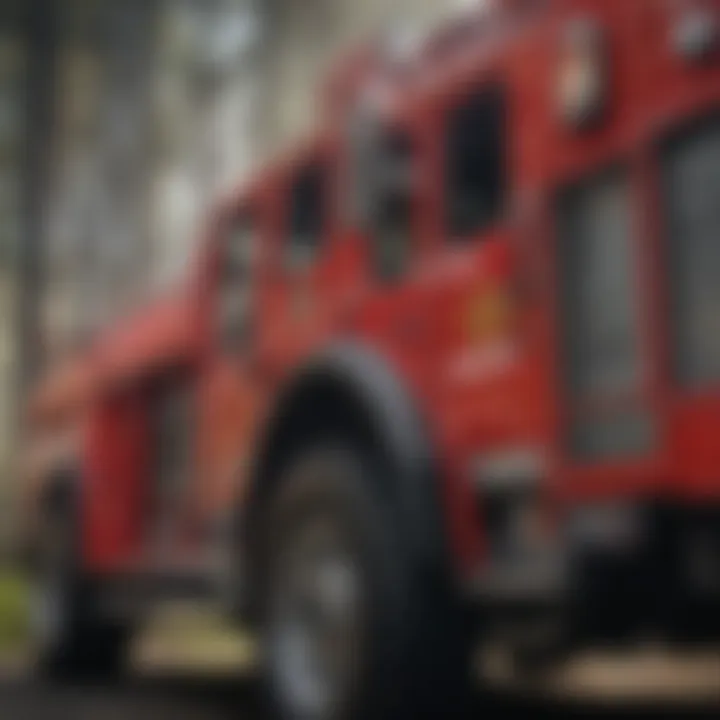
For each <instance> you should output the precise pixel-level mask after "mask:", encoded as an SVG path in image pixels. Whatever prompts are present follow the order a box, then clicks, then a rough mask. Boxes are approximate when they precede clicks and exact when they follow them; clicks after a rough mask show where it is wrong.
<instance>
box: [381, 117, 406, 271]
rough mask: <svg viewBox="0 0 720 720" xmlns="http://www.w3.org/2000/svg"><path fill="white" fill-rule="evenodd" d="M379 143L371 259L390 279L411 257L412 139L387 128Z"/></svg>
mask: <svg viewBox="0 0 720 720" xmlns="http://www.w3.org/2000/svg"><path fill="white" fill-rule="evenodd" d="M379 143H380V162H379V167H378V173H379V177H377V178H375V180H376V182H377V188H376V190H377V192H376V195H375V200H376V204H375V208H374V219H373V223H372V229H371V243H372V258H373V266H374V270H375V275H376V276H377V277H379V278H381V279H384V280H390V279H394V278H398V277H400V276H402V275H403V274H404V272H405V270H406V269H407V267H408V263H409V260H410V257H411V250H412V194H413V183H412V174H413V154H412V145H411V143H410V140H409V138H408V137H407V136H406V135H405V134H403V133H402V132H396V131H388V132H386V133H385V134H384V136H383V137H381V138H380V139H379Z"/></svg>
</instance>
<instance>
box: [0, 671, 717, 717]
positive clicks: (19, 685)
mask: <svg viewBox="0 0 720 720" xmlns="http://www.w3.org/2000/svg"><path fill="white" fill-rule="evenodd" d="M256 695H257V692H256V689H255V687H254V685H253V683H251V682H249V681H248V680H242V679H240V680H238V679H237V678H232V677H213V678H210V677H207V676H193V675H177V674H167V675H163V674H161V673H155V674H152V675H147V676H143V675H138V676H137V677H133V678H130V679H129V680H126V681H125V682H123V683H121V684H117V685H112V686H109V685H108V686H93V687H78V688H67V687H65V688H58V687H53V686H50V685H47V684H43V683H39V682H36V681H34V680H33V679H32V677H30V676H16V677H12V676H7V677H5V678H3V679H0V718H2V720H230V719H231V718H232V720H263V718H262V714H261V712H260V711H259V709H258V702H257V697H256ZM518 711H520V712H523V714H524V715H525V716H526V717H533V718H571V717H582V718H591V717H597V718H600V717H608V716H614V717H618V718H635V717H646V718H655V717H667V718H670V717H678V718H688V717H703V718H705V717H706V718H711V717H717V709H716V708H715V709H713V708H696V709H695V710H693V711H691V712H688V711H687V710H684V711H677V710H676V711H673V710H672V709H668V708H665V709H664V710H663V712H662V713H660V714H658V708H650V707H625V708H623V707H615V706H613V707H598V706H595V707H589V706H584V705H569V704H562V703H558V702H553V703H550V702H548V701H545V702H540V701H537V700H535V701H530V700H521V699H518V698H515V697H511V696H493V697H487V696H482V695H480V694H479V693H478V694H477V697H476V699H475V707H474V708H473V713H472V714H473V717H477V718H504V717H507V718H509V717H511V716H513V715H517V713H518ZM446 717H447V718H452V712H449V713H448V714H447V716H446Z"/></svg>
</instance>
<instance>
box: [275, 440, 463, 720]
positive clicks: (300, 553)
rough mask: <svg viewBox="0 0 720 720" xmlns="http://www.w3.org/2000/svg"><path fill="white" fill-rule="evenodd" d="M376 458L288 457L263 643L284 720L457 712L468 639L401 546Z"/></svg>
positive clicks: (347, 453) (335, 453)
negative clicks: (383, 494)
mask: <svg viewBox="0 0 720 720" xmlns="http://www.w3.org/2000/svg"><path fill="white" fill-rule="evenodd" d="M379 468H380V465H379V464H372V465H371V464H370V463H368V462H367V460H366V456H365V455H364V454H363V453H361V452H358V451H356V450H355V449H353V448H352V447H348V446H340V447H338V446H329V445H325V446H323V447H319V448H316V449H310V450H308V451H306V452H303V453H302V454H300V455H298V456H297V458H296V459H295V460H294V461H292V462H291V463H290V464H289V466H288V468H287V474H286V476H285V477H284V478H283V479H282V484H281V489H280V491H279V493H278V496H277V497H276V498H275V501H274V504H273V508H272V511H271V515H270V518H271V521H270V523H269V525H268V530H269V539H268V543H269V555H268V558H267V559H268V563H267V569H268V577H267V594H266V598H265V600H266V603H265V611H266V612H265V623H264V629H265V640H266V644H265V647H266V652H267V671H268V680H269V683H268V690H269V696H270V698H271V703H272V706H273V709H274V710H275V713H276V716H278V717H280V718H282V719H283V720H294V719H295V718H298V719H300V718H302V719H303V720H355V719H358V720H359V719H360V718H373V719H374V720H390V719H391V718H392V719H393V720H395V718H408V717H421V716H422V717H446V716H449V715H452V716H453V717H460V716H462V714H463V713H464V711H465V710H466V709H467V698H468V690H469V677H470V672H469V671H470V668H469V652H470V650H471V648H472V643H471V639H472V636H471V634H470V633H468V632H467V631H468V629H469V628H468V627H467V626H466V624H465V622H464V615H463V613H462V611H461V609H460V607H459V604H458V603H456V602H455V601H454V598H453V597H452V593H450V592H449V589H448V587H447V585H446V584H445V583H442V582H441V581H440V579H439V578H432V579H431V578H429V577H427V576H422V575H421V573H420V570H419V568H417V567H415V566H414V564H413V563H412V561H411V560H410V555H409V553H408V552H407V551H406V550H405V548H404V538H403V537H402V533H401V532H400V531H399V530H398V524H397V523H396V522H395V521H394V514H393V512H392V510H391V508H390V507H389V503H388V502H383V500H382V499H381V497H380V494H379V492H378V491H377V488H378V487H383V486H382V485H379V483H378V476H377V475H374V473H378V472H379V471H380V470H379Z"/></svg>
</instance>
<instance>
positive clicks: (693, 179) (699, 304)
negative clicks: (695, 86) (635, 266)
mask: <svg viewBox="0 0 720 720" xmlns="http://www.w3.org/2000/svg"><path fill="white" fill-rule="evenodd" d="M663 165H664V184H665V207H666V212H667V224H668V231H667V243H668V261H669V262H668V263H667V266H668V273H669V276H670V277H669V280H670V300H671V308H670V309H671V317H672V319H673V322H672V325H673V333H672V337H673V348H672V355H673V356H674V359H675V363H674V364H675V371H676V374H677V376H678V379H679V380H681V381H682V382H683V383H685V384H688V385H698V384H703V383H705V382H709V381H716V380H718V379H720V121H717V120H716V121H713V122H712V123H706V124H705V125H703V126H701V127H697V128H695V129H694V131H692V132H690V133H687V134H685V135H683V136H682V137H680V138H677V139H675V140H673V142H671V143H670V144H669V145H668V146H667V148H666V150H665V154H664V158H663Z"/></svg>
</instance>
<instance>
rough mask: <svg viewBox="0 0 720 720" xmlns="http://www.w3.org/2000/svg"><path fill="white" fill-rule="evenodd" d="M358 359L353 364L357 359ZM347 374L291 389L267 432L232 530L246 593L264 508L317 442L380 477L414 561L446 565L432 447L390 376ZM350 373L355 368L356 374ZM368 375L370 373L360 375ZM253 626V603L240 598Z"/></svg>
mask: <svg viewBox="0 0 720 720" xmlns="http://www.w3.org/2000/svg"><path fill="white" fill-rule="evenodd" d="M355 357H358V356H357V355H356V356H355ZM377 368H378V366H377V364H376V365H375V366H374V367H373V368H371V369H372V370H374V373H371V372H365V373H362V372H352V371H351V372H348V371H347V367H345V368H342V367H340V368H339V369H332V368H328V367H327V366H322V367H321V368H316V369H314V370H312V371H311V372H309V373H307V374H306V375H304V376H302V377H301V378H300V380H299V381H297V382H295V383H294V384H293V385H292V386H291V388H290V389H289V391H287V392H286V393H285V394H283V395H282V399H281V400H280V403H279V405H278V407H277V410H276V412H275V414H274V416H273V417H272V419H271V421H270V423H269V424H268V426H267V427H266V429H265V435H264V438H263V440H264V441H262V442H260V443H259V446H258V448H259V452H258V454H257V456H256V459H255V464H254V466H253V467H252V471H251V476H250V478H249V480H250V486H249V490H248V495H246V498H245V502H244V503H243V507H242V508H241V510H240V514H239V517H238V519H239V520H240V522H239V525H238V526H237V530H238V531H239V532H240V537H239V538H238V539H239V544H238V546H237V547H238V548H239V550H240V553H241V555H242V556H243V557H244V562H243V565H244V568H245V569H244V570H243V575H245V576H246V580H247V582H246V583H244V586H245V588H247V589H250V593H251V594H254V591H253V590H252V588H253V587H256V586H257V585H258V583H257V582H255V580H256V578H257V577H258V574H257V573H258V572H261V566H262V564H263V560H262V558H263V547H262V538H263V536H264V533H263V532H262V528H263V522H264V518H265V515H266V510H267V508H268V507H269V501H270V500H271V498H272V497H273V496H274V495H275V493H276V492H277V490H278V488H279V483H280V482H282V478H283V477H284V473H283V469H284V467H285V466H286V464H287V463H288V462H290V461H291V459H292V458H293V457H294V455H295V453H296V452H298V451H299V450H300V449H301V448H304V447H307V445H308V444H310V443H314V442H317V441H318V440H322V439H323V438H324V437H329V438H332V439H333V440H341V441H343V440H344V441H348V440H349V441H350V442H352V443H353V444H354V445H355V446H356V447H359V448H360V450H361V451H362V452H363V453H366V454H367V456H368V457H372V458H373V460H374V461H375V462H377V463H378V464H379V465H380V466H381V467H382V468H383V470H384V472H378V473H374V474H373V479H374V480H376V488H375V491H376V492H378V493H379V494H381V497H382V500H383V502H386V503H387V504H388V507H389V508H390V510H391V512H393V514H394V516H395V517H396V518H397V521H398V523H399V524H400V525H402V527H403V530H402V532H403V534H404V535H405V536H406V537H407V539H408V543H409V550H410V551H411V552H416V553H417V554H418V561H419V562H424V561H427V562H428V563H429V564H433V565H434V566H436V567H437V566H438V565H439V564H440V563H441V564H442V565H444V566H445V565H446V564H447V563H446V561H447V560H448V556H447V548H446V546H445V533H444V532H443V530H444V521H443V518H442V511H441V510H440V503H439V501H438V495H437V484H436V482H435V481H436V479H437V474H436V472H435V467H434V463H433V459H434V456H433V453H432V451H431V449H430V445H431V443H430V442H428V441H427V437H426V435H425V434H424V433H423V432H422V428H421V423H420V418H419V415H418V412H417V411H416V408H415V407H414V406H413V405H412V403H411V402H410V401H409V398H408V395H407V393H406V392H405V391H404V390H403V389H402V388H401V386H400V384H399V383H398V382H396V381H395V378H394V377H393V376H392V375H391V373H390V371H385V370H378V369H377ZM354 369H355V368H353V370H354ZM362 369H363V370H367V366H364V367H363V368H362ZM245 602H247V603H249V611H241V612H242V613H243V614H244V615H245V616H246V617H248V612H249V613H250V619H251V618H252V615H253V614H254V609H255V608H256V601H255V598H250V599H248V598H243V604H244V603H245Z"/></svg>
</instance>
